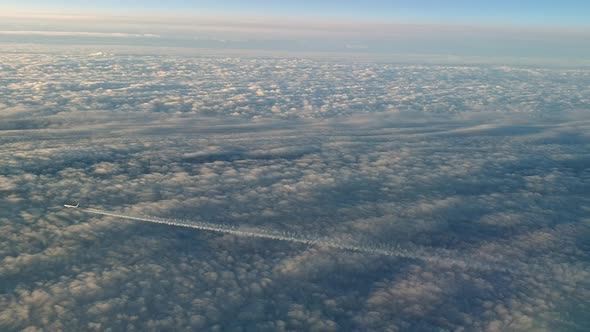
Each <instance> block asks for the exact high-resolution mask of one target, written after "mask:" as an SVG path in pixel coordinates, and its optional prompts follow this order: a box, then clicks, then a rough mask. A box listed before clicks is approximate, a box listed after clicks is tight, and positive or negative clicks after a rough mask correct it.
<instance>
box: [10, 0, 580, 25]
mask: <svg viewBox="0 0 590 332" xmlns="http://www.w3.org/2000/svg"><path fill="white" fill-rule="evenodd" d="M0 6H10V7H15V6H17V7H20V8H24V9H27V10H31V9H37V10H41V11H45V10H49V11H63V10H67V11H96V10H101V11H113V12H143V11H154V10H157V11H167V12H176V11H178V12H183V13H202V12H203V11H209V12H221V13H227V14H233V15H235V14H249V15H252V14H257V15H260V16H274V17H281V16H306V17H343V18H348V19H359V20H367V19H368V20H385V21H390V20H394V21H403V22H433V21H434V22H439V23H474V22H482V23H485V24H494V23H496V24H505V23H510V24H518V25H529V24H533V25H558V26H559V25H560V26H590V23H589V21H590V20H589V19H588V16H589V14H588V13H590V1H587V0H562V1H555V0H519V1H514V0H495V1H473V0H472V1H469V0H447V1H437V0H413V1H408V0H364V1H351V0H339V1H337V0H298V1H272V0H249V1H240V0H223V1H219V0H215V1H212V0H196V1H189V0H168V1H155V0H143V1H138V0H118V1H115V0H102V1H75V0H45V1H38V0H37V1H35V0H24V1H20V2H19V3H18V5H15V2H14V1H0Z"/></svg>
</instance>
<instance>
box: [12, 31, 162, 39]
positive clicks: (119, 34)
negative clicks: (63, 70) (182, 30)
mask: <svg viewBox="0 0 590 332" xmlns="http://www.w3.org/2000/svg"><path fill="white" fill-rule="evenodd" d="M0 36H44V37H109V38H130V37H135V38H137V37H142V38H159V37H160V36H159V35H156V34H149V33H147V34H133V33H123V32H82V31H19V30H1V31H0Z"/></svg>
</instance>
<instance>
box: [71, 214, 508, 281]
mask: <svg viewBox="0 0 590 332" xmlns="http://www.w3.org/2000/svg"><path fill="white" fill-rule="evenodd" d="M72 207H73V206H72ZM76 210H79V211H83V212H86V213H90V214H97V215H102V216H108V217H114V218H121V219H128V220H136V221H143V222H149V223H154V224H162V225H169V226H177V227H186V228H193V229H198V230H204V231H211V232H217V233H224V234H232V235H236V236H243V237H253V238H262V239H271V240H278V241H287V242H292V243H301V244H306V245H315V246H319V247H329V248H336V249H342V250H350V251H355V252H362V253H369V254H376V255H384V256H390V257H400V258H408V259H414V260H421V261H429V262H435V263H442V264H445V265H452V266H456V267H460V268H466V269H476V270H484V271H503V272H509V269H507V268H506V267H504V266H496V264H493V263H485V262H479V261H475V260H473V259H457V258H453V257H452V256H453V255H451V254H449V251H446V250H444V249H436V251H437V253H435V252H433V250H427V249H425V248H416V247H414V248H411V249H403V248H400V247H399V246H385V245H364V244H361V245H359V244H351V243H344V242H341V241H338V240H335V239H329V238H313V237H309V236H302V235H299V234H290V233H286V232H282V233H280V232H270V231H267V230H263V229H253V228H239V227H233V226H229V225H223V224H216V223H207V222H201V221H189V220H176V219H174V220H170V219H161V218H157V217H144V216H142V217H138V216H132V215H127V214H121V213H115V212H109V211H103V210H98V209H92V208H77V209H76ZM441 253H443V254H441ZM454 256H455V257H456V256H458V255H457V254H455V255H454Z"/></svg>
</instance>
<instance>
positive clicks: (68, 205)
mask: <svg viewBox="0 0 590 332" xmlns="http://www.w3.org/2000/svg"><path fill="white" fill-rule="evenodd" d="M78 206H80V203H78V204H76V205H70V204H64V207H67V208H70V209H75V208H77V207H78Z"/></svg>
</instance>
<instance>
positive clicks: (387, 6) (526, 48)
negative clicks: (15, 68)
mask: <svg viewBox="0 0 590 332" xmlns="http://www.w3.org/2000/svg"><path fill="white" fill-rule="evenodd" d="M588 7H589V5H588V4H587V2H582V1H579V2H578V1H560V2H559V3H557V2H554V1H518V2H513V1H494V2H491V1H490V2H478V1H475V2H472V1H442V2H441V1H368V2H358V1H287V2H284V1H262V0H258V1H247V2H246V1H178V0H175V1H174V0H173V1H166V2H162V1H100V2H94V1H22V2H19V3H18V4H14V3H13V2H10V3H8V2H0V8H3V10H2V11H0V18H1V20H0V42H7V43H21V44H23V43H48V44H70V45H79V44H86V45H87V44H103V45H104V44H111V45H117V44H127V45H130V46H149V47H181V48H193V49H239V50H249V51H250V52H252V53H255V51H269V50H272V51H283V52H294V53H305V52H307V53H310V52H323V53H332V54H335V53H336V54H344V53H356V54H365V55H367V54H371V55H375V54H378V55H386V56H391V55H396V54H403V55H405V56H406V57H407V58H409V59H418V57H419V56H437V57H439V58H440V57H447V58H449V57H459V58H461V60H460V61H459V62H461V61H471V62H473V60H474V59H479V60H481V62H489V61H487V60H485V59H488V60H489V59H500V62H504V63H509V64H514V63H517V62H519V63H523V62H528V63H529V64H548V63H549V62H557V63H561V64H562V65H566V66H567V65H569V66H581V65H587V62H588V61H590V60H589V59H590V46H589V45H590V26H589V24H588V23H587V20H586V17H585V13H587V12H588V10H590V8H588ZM108 34H111V35H110V36H109V35H108ZM108 37H116V38H117V39H116V40H113V39H109V38H108ZM120 37H134V38H127V39H126V40H125V41H122V40H120ZM145 37H147V38H145ZM468 58H470V59H468Z"/></svg>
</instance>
